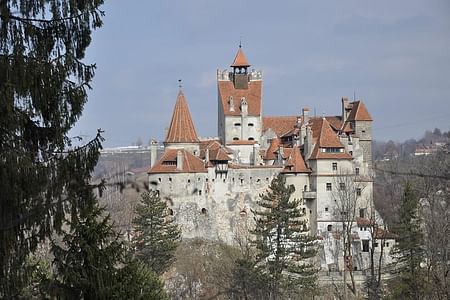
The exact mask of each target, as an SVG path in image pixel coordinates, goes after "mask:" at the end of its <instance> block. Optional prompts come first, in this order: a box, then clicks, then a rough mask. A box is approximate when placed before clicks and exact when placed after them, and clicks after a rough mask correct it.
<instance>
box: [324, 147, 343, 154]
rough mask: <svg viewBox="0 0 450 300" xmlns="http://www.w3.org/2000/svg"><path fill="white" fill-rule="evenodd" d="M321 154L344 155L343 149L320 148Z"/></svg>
mask: <svg viewBox="0 0 450 300" xmlns="http://www.w3.org/2000/svg"><path fill="white" fill-rule="evenodd" d="M320 152H322V153H344V148H320Z"/></svg>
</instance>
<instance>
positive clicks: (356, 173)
mask: <svg viewBox="0 0 450 300" xmlns="http://www.w3.org/2000/svg"><path fill="white" fill-rule="evenodd" d="M355 175H356V176H359V168H355Z"/></svg>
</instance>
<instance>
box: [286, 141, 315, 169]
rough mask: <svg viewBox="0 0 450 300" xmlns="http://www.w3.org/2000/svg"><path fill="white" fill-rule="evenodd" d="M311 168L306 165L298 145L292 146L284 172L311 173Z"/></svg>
mask: <svg viewBox="0 0 450 300" xmlns="http://www.w3.org/2000/svg"><path fill="white" fill-rule="evenodd" d="M310 172H311V170H310V169H308V167H306V164H305V161H304V160H303V157H302V154H301V153H300V149H299V148H298V147H297V146H294V147H293V148H292V151H291V153H290V155H289V158H288V161H287V162H286V164H285V168H284V170H283V171H282V173H310Z"/></svg>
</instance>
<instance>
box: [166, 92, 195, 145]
mask: <svg viewBox="0 0 450 300" xmlns="http://www.w3.org/2000/svg"><path fill="white" fill-rule="evenodd" d="M165 142H166V143H198V142H199V140H198V137H197V132H196V131H195V127H194V122H193V121H192V117H191V113H190V112H189V108H188V105H187V102H186V98H185V97H184V94H183V91H182V90H181V88H180V91H179V92H178V96H177V102H176V103H175V108H174V110H173V115H172V121H171V122H170V127H169V130H168V132H167V137H166V141H165Z"/></svg>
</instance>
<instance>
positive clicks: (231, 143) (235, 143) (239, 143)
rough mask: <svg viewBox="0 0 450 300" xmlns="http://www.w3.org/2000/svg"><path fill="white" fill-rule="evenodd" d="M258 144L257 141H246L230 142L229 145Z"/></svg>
mask: <svg viewBox="0 0 450 300" xmlns="http://www.w3.org/2000/svg"><path fill="white" fill-rule="evenodd" d="M254 144H256V141H246V140H237V141H230V142H228V144H227V145H230V146H232V145H254Z"/></svg>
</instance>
